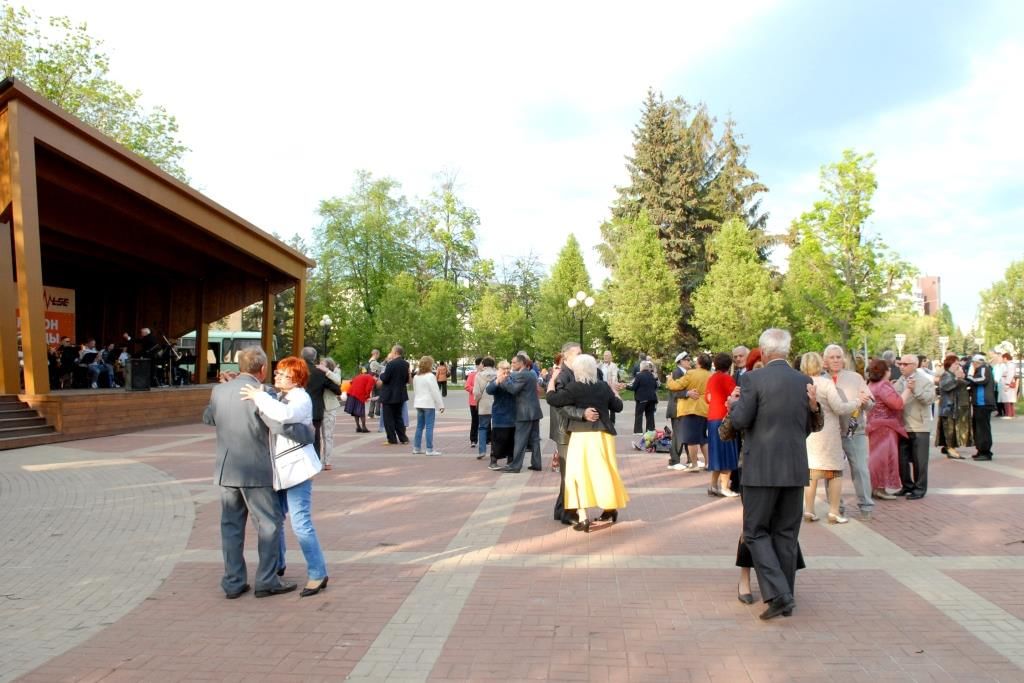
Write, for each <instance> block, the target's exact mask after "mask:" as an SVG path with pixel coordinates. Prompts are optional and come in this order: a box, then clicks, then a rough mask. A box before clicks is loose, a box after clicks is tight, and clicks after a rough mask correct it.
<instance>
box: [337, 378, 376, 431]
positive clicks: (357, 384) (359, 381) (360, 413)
mask: <svg viewBox="0 0 1024 683" xmlns="http://www.w3.org/2000/svg"><path fill="white" fill-rule="evenodd" d="M376 383H377V378H376V377H374V376H373V375H371V374H370V373H368V372H367V371H366V368H360V374H358V375H356V376H355V377H353V378H352V382H351V383H350V384H349V387H348V398H347V399H346V400H345V412H346V413H348V414H349V415H351V416H352V417H353V418H355V421H356V431H357V432H369V431H370V430H369V429H367V428H366V402H367V401H369V400H370V395H371V394H372V393H373V386H374V384H376Z"/></svg>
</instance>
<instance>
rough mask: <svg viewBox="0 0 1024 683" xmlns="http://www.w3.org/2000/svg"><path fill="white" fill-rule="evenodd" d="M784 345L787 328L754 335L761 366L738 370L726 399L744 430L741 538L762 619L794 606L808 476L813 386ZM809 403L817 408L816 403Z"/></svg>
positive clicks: (787, 342)
mask: <svg viewBox="0 0 1024 683" xmlns="http://www.w3.org/2000/svg"><path fill="white" fill-rule="evenodd" d="M790 343H791V337H790V334H789V332H787V331H786V330H779V329H769V330H765V331H764V333H762V334H761V338H760V340H759V345H760V347H761V354H762V358H763V359H764V362H765V367H764V368H762V369H761V370H756V371H754V372H749V373H745V374H744V375H743V376H742V377H741V378H740V386H739V390H738V391H737V392H735V393H734V394H733V396H732V397H731V398H730V400H729V416H730V419H731V421H732V425H733V427H734V428H736V429H737V430H743V431H744V432H745V434H744V438H743V538H744V540H745V541H746V544H747V547H748V548H749V549H750V554H751V556H752V557H753V560H754V569H755V570H756V571H757V581H758V583H759V584H760V586H761V594H762V598H763V599H764V601H765V602H766V603H769V604H768V608H767V609H766V610H765V611H764V612H763V613H762V614H761V618H762V619H771V618H772V617H777V616H779V615H780V614H783V615H786V616H789V615H790V614H792V611H793V607H794V606H795V605H796V601H795V600H794V597H793V594H794V592H795V585H796V568H797V552H798V546H797V535H798V534H799V533H800V520H801V515H802V512H803V498H802V496H803V492H804V486H805V485H806V484H807V476H808V468H807V434H808V421H809V418H810V414H809V412H808V405H809V400H810V401H813V390H812V389H808V385H809V384H811V379H810V378H809V377H807V376H806V375H804V374H802V373H800V372H798V371H796V370H794V369H793V367H792V366H790V364H789V363H788V362H787V360H786V359H787V356H788V355H789V347H790ZM812 387H813V385H812ZM736 394H738V397H737V396H736ZM811 408H812V409H814V410H815V411H817V410H820V408H819V407H818V405H817V403H816V402H814V404H813V405H812V406H811Z"/></svg>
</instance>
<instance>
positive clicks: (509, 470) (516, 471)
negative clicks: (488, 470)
mask: <svg viewBox="0 0 1024 683" xmlns="http://www.w3.org/2000/svg"><path fill="white" fill-rule="evenodd" d="M498 471H499V472H504V473H506V474H519V470H514V469H512V468H511V467H509V466H508V465H505V466H504V467H502V468H501V469H500V470H498Z"/></svg>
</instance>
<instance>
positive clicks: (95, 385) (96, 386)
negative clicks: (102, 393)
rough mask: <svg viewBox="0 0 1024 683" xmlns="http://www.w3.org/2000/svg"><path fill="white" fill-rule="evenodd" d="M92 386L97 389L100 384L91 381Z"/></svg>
mask: <svg viewBox="0 0 1024 683" xmlns="http://www.w3.org/2000/svg"><path fill="white" fill-rule="evenodd" d="M92 388H93V389H99V388H100V385H99V384H96V382H93V383H92Z"/></svg>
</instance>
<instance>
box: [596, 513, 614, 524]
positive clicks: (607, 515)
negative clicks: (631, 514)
mask: <svg viewBox="0 0 1024 683" xmlns="http://www.w3.org/2000/svg"><path fill="white" fill-rule="evenodd" d="M594 521H595V522H608V521H611V523H612V524H615V522H617V521H619V511H618V510H605V511H604V512H602V513H601V516H600V517H595V518H594Z"/></svg>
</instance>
